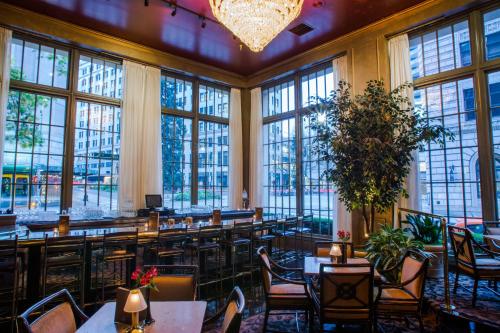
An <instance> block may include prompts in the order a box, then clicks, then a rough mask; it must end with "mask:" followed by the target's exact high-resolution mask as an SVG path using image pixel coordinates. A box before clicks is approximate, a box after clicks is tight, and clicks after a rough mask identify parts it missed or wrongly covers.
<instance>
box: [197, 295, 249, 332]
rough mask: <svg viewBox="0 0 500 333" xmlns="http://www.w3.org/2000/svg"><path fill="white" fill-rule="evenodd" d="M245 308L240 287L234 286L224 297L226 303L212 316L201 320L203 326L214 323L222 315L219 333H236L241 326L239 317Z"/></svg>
mask: <svg viewBox="0 0 500 333" xmlns="http://www.w3.org/2000/svg"><path fill="white" fill-rule="evenodd" d="M244 309H245V296H244V295H243V293H242V292H241V289H240V288H239V287H238V286H236V287H234V289H233V291H231V293H230V294H229V297H228V298H227V299H226V303H225V305H224V307H222V309H220V310H219V311H218V312H217V313H216V314H215V315H214V316H213V317H211V318H209V319H206V320H205V321H204V322H203V326H204V327H207V326H208V327H209V326H211V325H214V323H216V322H217V321H218V320H219V319H220V318H221V317H222V316H224V321H223V322H222V326H221V329H220V332H221V333H238V332H239V331H240V326H241V317H242V316H243V310H244Z"/></svg>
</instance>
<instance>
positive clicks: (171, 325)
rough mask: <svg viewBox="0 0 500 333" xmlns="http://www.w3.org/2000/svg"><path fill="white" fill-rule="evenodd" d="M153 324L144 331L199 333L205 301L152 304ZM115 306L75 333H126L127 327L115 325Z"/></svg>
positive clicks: (102, 310)
mask: <svg viewBox="0 0 500 333" xmlns="http://www.w3.org/2000/svg"><path fill="white" fill-rule="evenodd" d="M150 306H151V316H152V317H153V319H154V322H153V323H152V324H150V325H148V326H145V327H144V332H145V333H160V332H161V333H182V332H185V333H199V332H201V329H202V327H203V319H204V317H205V311H206V309H207V302H205V301H187V302H151V303H150ZM115 308H116V303H115V302H109V303H105V304H104V305H103V306H102V307H101V308H100V309H99V310H98V311H97V312H96V313H95V314H94V315H93V316H92V317H90V318H89V319H88V320H87V321H86V322H85V323H84V324H83V325H82V326H81V327H80V328H79V329H78V330H77V331H76V332H77V333H125V332H127V331H128V329H129V328H130V325H128V324H122V323H115V321H114V317H115V316H114V315H115Z"/></svg>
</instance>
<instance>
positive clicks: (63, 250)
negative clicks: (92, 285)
mask: <svg viewBox="0 0 500 333" xmlns="http://www.w3.org/2000/svg"><path fill="white" fill-rule="evenodd" d="M86 239H87V235H86V233H85V232H84V233H83V235H82V236H61V237H50V238H49V235H47V234H46V235H45V246H44V248H43V266H42V267H43V268H42V297H45V296H47V286H48V285H49V284H52V285H53V286H54V287H55V288H54V289H56V290H52V291H50V292H49V293H52V292H54V291H57V290H59V289H61V288H66V289H68V290H69V291H70V292H73V293H76V292H77V291H78V292H79V293H80V298H79V301H80V306H82V307H83V306H84V305H85V288H84V285H85V259H86V248H85V245H86ZM68 269H76V270H78V272H77V273H74V275H73V276H72V278H71V280H70V281H69V282H67V277H68V276H71V274H70V275H68V273H67V270H68ZM52 272H54V273H55V272H58V273H59V274H57V279H55V280H53V283H51V282H50V281H49V273H52ZM61 277H62V278H61ZM73 284H75V285H77V286H78V287H77V288H74V287H73V288H72V286H73Z"/></svg>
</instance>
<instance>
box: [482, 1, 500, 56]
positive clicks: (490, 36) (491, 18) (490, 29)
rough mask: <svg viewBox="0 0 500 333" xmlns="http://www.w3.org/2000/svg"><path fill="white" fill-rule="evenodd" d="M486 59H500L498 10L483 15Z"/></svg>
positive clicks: (499, 16)
mask: <svg viewBox="0 0 500 333" xmlns="http://www.w3.org/2000/svg"><path fill="white" fill-rule="evenodd" d="M484 38H485V46H486V59H487V60H492V59H495V58H498V57H500V8H499V9H495V10H493V11H491V12H488V13H486V14H484Z"/></svg>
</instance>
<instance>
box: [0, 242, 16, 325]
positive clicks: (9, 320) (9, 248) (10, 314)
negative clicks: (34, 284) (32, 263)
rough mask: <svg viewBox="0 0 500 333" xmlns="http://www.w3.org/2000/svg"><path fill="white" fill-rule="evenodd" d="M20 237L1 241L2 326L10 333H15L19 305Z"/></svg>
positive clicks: (0, 321)
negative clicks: (5, 326) (6, 327)
mask: <svg viewBox="0 0 500 333" xmlns="http://www.w3.org/2000/svg"><path fill="white" fill-rule="evenodd" d="M18 252H19V249H18V237H17V235H16V236H15V238H14V239H11V240H3V241H0V281H1V284H0V325H4V324H5V325H7V326H8V327H9V328H8V331H9V332H14V331H15V326H16V325H15V322H16V315H17V304H18V282H19V269H20V267H19V266H20V260H19V258H18Z"/></svg>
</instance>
